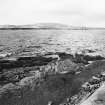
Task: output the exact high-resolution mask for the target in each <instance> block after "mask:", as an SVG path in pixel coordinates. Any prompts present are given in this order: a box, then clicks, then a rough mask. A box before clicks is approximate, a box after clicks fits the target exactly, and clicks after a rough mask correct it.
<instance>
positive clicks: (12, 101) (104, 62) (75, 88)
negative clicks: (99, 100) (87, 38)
mask: <svg viewBox="0 0 105 105" xmlns="http://www.w3.org/2000/svg"><path fill="white" fill-rule="evenodd" d="M93 52H94V51H90V50H89V51H88V54H87V53H86V54H84V53H75V54H67V53H65V52H56V53H48V54H45V55H39V56H32V57H31V56H24V57H23V56H20V57H11V56H9V57H4V58H1V59H0V105H48V104H49V103H50V105H60V104H61V105H65V104H66V105H74V104H76V105H78V104H79V103H80V102H81V101H82V100H83V98H84V97H85V96H86V95H87V96H88V95H90V94H92V93H94V91H96V90H97V89H98V88H99V87H100V86H101V83H102V82H104V81H105V75H104V72H105V58H104V57H102V56H100V55H94V54H92V53H93Z"/></svg>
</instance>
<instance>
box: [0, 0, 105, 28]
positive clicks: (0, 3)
mask: <svg viewBox="0 0 105 105" xmlns="http://www.w3.org/2000/svg"><path fill="white" fill-rule="evenodd" d="M35 23H63V24H68V25H73V26H94V27H105V0H0V25H4V24H14V25H21V24H35Z"/></svg>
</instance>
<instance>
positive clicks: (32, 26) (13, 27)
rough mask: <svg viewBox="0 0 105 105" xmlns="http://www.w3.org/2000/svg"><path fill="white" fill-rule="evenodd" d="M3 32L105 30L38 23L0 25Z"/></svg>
mask: <svg viewBox="0 0 105 105" xmlns="http://www.w3.org/2000/svg"><path fill="white" fill-rule="evenodd" d="M0 29H1V30H8V29H11V30H17V29H56V30H60V29H64V30H88V29H105V28H94V27H77V26H69V25H65V24H59V23H38V24H30V25H0Z"/></svg>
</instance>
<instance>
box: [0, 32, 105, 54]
mask: <svg viewBox="0 0 105 105" xmlns="http://www.w3.org/2000/svg"><path fill="white" fill-rule="evenodd" d="M84 49H92V50H95V51H97V52H98V53H100V54H103V55H104V56H105V54H104V53H105V30H0V54H3V53H13V54H17V55H35V54H44V53H47V52H64V51H66V52H68V53H71V52H76V51H81V50H84Z"/></svg>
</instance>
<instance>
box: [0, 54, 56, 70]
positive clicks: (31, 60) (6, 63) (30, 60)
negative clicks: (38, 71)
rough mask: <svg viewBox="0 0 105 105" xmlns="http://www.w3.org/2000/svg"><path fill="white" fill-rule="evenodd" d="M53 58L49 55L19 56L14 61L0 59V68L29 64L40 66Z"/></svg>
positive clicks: (26, 65)
mask: <svg viewBox="0 0 105 105" xmlns="http://www.w3.org/2000/svg"><path fill="white" fill-rule="evenodd" d="M54 59H55V58H52V57H49V58H46V57H41V56H39V57H19V58H18V59H17V60H16V61H14V60H1V61H0V68H1V69H10V68H18V67H30V66H41V65H46V64H48V63H49V62H51V61H52V60H54Z"/></svg>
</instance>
